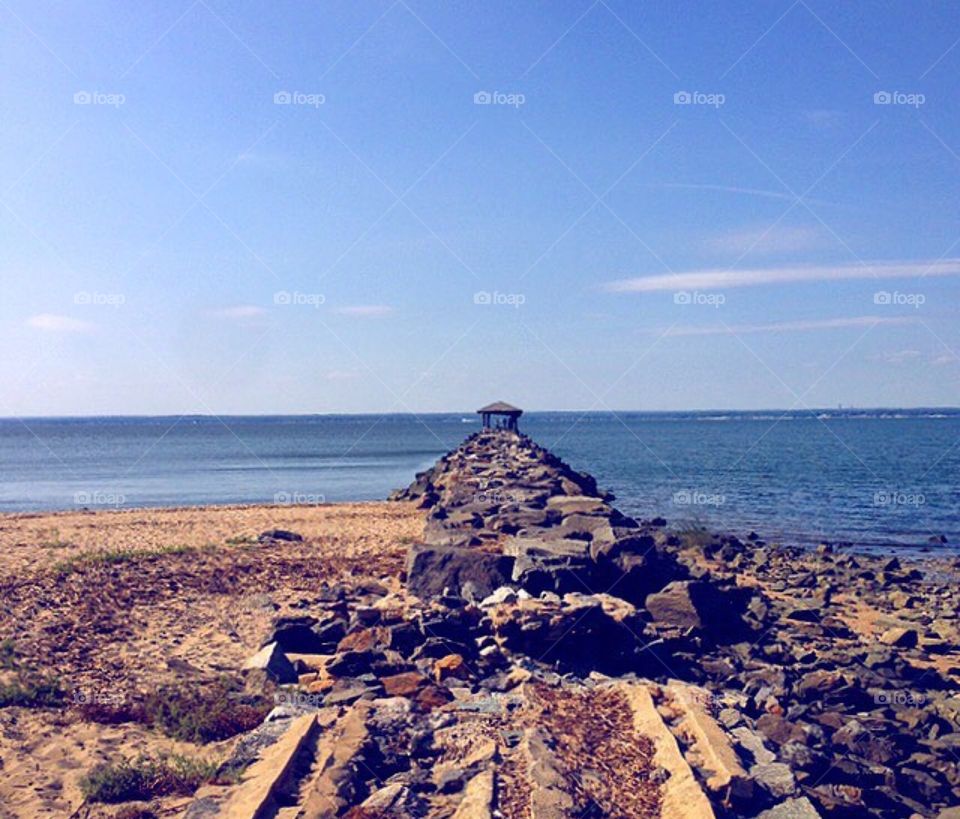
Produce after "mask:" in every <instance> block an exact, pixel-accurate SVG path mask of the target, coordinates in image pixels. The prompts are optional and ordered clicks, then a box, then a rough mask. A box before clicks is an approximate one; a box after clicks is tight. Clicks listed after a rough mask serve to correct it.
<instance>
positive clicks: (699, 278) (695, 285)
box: [601, 259, 960, 293]
mask: <svg viewBox="0 0 960 819" xmlns="http://www.w3.org/2000/svg"><path fill="white" fill-rule="evenodd" d="M924 276H960V259H940V260H937V261H933V262H868V263H866V264H863V265H861V264H845V265H844V264H841V265H810V266H794V267H765V268H755V269H752V270H730V269H725V268H724V269H720V268H717V269H705V270H692V271H687V272H683V273H669V274H664V275H657V276H640V277H637V278H633V279H618V280H616V281H611V282H606V283H605V284H603V285H601V289H603V290H605V291H606V292H608V293H657V292H665V291H669V292H672V291H675V290H724V289H727V288H731V287H760V286H762V285H774V284H796V283H803V282H832V281H846V280H855V279H912V278H920V277H924Z"/></svg>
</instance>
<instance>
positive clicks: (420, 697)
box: [414, 684, 453, 711]
mask: <svg viewBox="0 0 960 819" xmlns="http://www.w3.org/2000/svg"><path fill="white" fill-rule="evenodd" d="M452 699H453V694H451V693H450V692H449V691H448V690H447V689H446V688H443V687H441V686H439V685H433V684H430V685H427V686H425V687H424V688H422V689H421V691H420V693H419V694H417V696H416V698H415V700H414V701H415V702H416V703H417V705H419V706H420V707H421V708H422V709H424V710H425V711H430V710H432V709H434V708H439V707H440V706H442V705H446V704H447V703H448V702H450V700H452Z"/></svg>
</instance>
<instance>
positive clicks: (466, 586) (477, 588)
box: [407, 545, 514, 601]
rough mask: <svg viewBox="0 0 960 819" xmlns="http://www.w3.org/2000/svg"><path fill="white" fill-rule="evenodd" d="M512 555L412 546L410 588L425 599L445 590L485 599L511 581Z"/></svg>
mask: <svg viewBox="0 0 960 819" xmlns="http://www.w3.org/2000/svg"><path fill="white" fill-rule="evenodd" d="M513 563H514V560H513V558H512V557H506V556H504V555H496V554H486V553H484V552H478V551H476V550H473V549H462V548H457V547H450V546H447V547H444V546H423V545H421V546H413V547H412V548H411V549H410V551H409V553H408V555H407V588H408V589H409V590H410V591H411V592H412V593H413V594H415V595H417V596H418V597H420V598H423V599H429V598H430V597H436V596H439V595H441V594H443V593H444V591H445V590H450V591H453V592H454V593H456V594H459V595H460V596H462V597H465V598H467V599H470V600H478V601H479V600H482V599H483V598H484V597H487V596H488V595H489V594H491V593H492V592H493V591H494V590H495V589H497V588H499V587H500V586H508V585H510V583H511V575H512V573H513Z"/></svg>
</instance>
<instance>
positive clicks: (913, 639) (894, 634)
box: [880, 628, 920, 648]
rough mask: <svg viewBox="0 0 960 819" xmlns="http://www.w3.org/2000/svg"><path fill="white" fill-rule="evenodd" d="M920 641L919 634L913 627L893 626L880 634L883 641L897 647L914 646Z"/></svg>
mask: <svg viewBox="0 0 960 819" xmlns="http://www.w3.org/2000/svg"><path fill="white" fill-rule="evenodd" d="M919 641H920V637H919V635H918V634H917V632H916V631H915V630H914V629H912V628H891V629H887V630H886V631H885V632H883V634H881V635H880V642H881V643H883V644H884V645H888V646H896V647H897V648H914V647H916V645H917V643H918V642H919Z"/></svg>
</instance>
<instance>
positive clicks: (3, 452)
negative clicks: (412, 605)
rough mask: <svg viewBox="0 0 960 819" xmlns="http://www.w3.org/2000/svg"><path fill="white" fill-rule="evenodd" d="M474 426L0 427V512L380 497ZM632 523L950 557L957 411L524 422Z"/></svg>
mask: <svg viewBox="0 0 960 819" xmlns="http://www.w3.org/2000/svg"><path fill="white" fill-rule="evenodd" d="M478 428H479V422H478V419H477V417H476V416H475V415H473V414H472V413H465V414H460V413H450V414H428V415H421V416H419V417H416V416H412V415H385V416H377V415H323V416H276V417H267V416H256V417H239V416H230V417H223V418H215V417H207V416H203V417H197V416H185V417H180V418H177V417H128V418H127V417H116V418H42V419H22V420H21V419H0V511H3V512H28V511H40V510H63V509H77V508H81V507H87V508H90V509H110V508H125V507H138V506H192V505H201V504H234V503H275V502H276V503H320V502H336V501H352V500H375V499H382V498H384V497H386V495H387V494H388V493H389V492H390V491H391V490H392V489H394V488H396V487H399V486H403V485H405V484H407V483H409V482H410V480H412V478H413V475H414V473H415V472H417V471H419V470H422V469H425V468H426V467H428V466H429V465H430V464H432V463H433V462H434V461H435V460H436V459H437V457H439V456H440V455H442V454H443V453H444V452H446V451H447V450H449V449H452V448H453V447H455V446H456V445H457V444H458V443H459V442H460V441H462V440H463V439H464V438H465V437H466V436H467V435H468V434H470V433H471V432H473V431H474V430H476V429H478ZM521 429H522V431H524V432H526V433H527V434H528V435H530V436H531V437H533V438H534V439H535V440H536V441H537V442H538V443H540V444H542V445H544V446H546V447H547V448H549V449H551V450H552V451H554V452H555V453H556V454H558V455H559V456H560V457H562V458H563V459H564V460H565V461H567V462H568V463H569V464H571V465H572V466H573V467H574V468H576V469H580V470H584V471H587V472H590V473H591V474H592V475H594V476H595V477H596V478H597V480H598V482H599V483H600V485H601V486H602V487H603V488H606V489H610V490H611V491H613V492H614V493H615V495H616V496H617V500H616V502H615V504H616V505H617V507H618V508H620V509H621V510H622V511H624V512H626V513H628V514H632V515H635V516H642V517H652V516H655V515H661V516H663V517H665V518H666V519H667V520H668V521H669V522H670V523H671V524H673V525H677V526H681V527H689V526H707V527H709V528H712V529H717V530H722V531H726V532H734V533H737V534H739V535H741V536H743V535H746V534H747V533H749V532H750V531H756V532H757V533H759V534H760V535H761V537H763V538H765V539H767V540H769V541H771V542H779V543H790V544H798V545H813V544H816V543H819V542H821V541H824V540H826V541H830V542H833V543H837V542H840V543H849V544H852V545H853V546H855V547H860V548H867V549H880V550H887V549H896V548H905V547H908V548H925V547H927V546H928V545H930V543H931V538H937V539H940V538H942V537H946V541H947V542H946V544H945V545H943V544H940V545H936V546H934V547H933V548H936V549H943V550H950V551H953V550H956V549H957V546H958V544H960V503H958V501H960V495H958V478H960V410H888V411H871V412H864V411H857V410H837V411H827V412H786V413H780V412H777V411H771V412H731V413H708V412H685V413H642V412H619V413H609V412H602V413H600V412H597V413H586V414H581V413H575V412H537V413H528V414H525V415H524V416H523V418H522V419H521Z"/></svg>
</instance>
